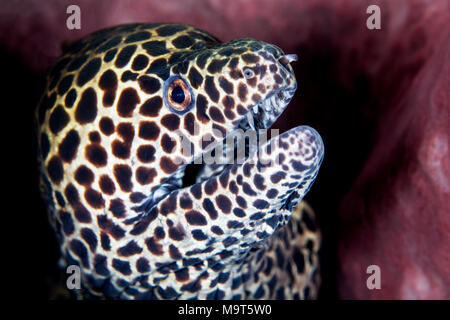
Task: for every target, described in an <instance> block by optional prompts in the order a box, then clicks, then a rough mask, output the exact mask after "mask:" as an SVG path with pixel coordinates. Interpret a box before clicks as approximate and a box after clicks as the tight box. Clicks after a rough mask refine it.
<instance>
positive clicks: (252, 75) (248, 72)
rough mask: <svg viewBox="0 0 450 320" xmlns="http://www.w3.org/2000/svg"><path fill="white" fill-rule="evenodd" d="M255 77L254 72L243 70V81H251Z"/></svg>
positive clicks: (247, 69) (248, 69)
mask: <svg viewBox="0 0 450 320" xmlns="http://www.w3.org/2000/svg"><path fill="white" fill-rule="evenodd" d="M254 76H255V71H253V70H252V69H250V68H245V69H244V77H245V79H251V78H253V77H254Z"/></svg>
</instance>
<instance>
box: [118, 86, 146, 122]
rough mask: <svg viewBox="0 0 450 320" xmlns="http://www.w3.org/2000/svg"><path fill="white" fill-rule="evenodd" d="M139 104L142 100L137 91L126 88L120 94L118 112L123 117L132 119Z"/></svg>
mask: <svg viewBox="0 0 450 320" xmlns="http://www.w3.org/2000/svg"><path fill="white" fill-rule="evenodd" d="M139 102H140V99H139V96H138V94H137V92H136V90H135V89H133V88H126V89H124V90H123V91H122V93H121V94H120V98H119V102H118V103H117V112H118V113H119V115H120V116H121V117H131V116H132V114H133V111H134V109H135V108H136V105H137V104H138V103H139Z"/></svg>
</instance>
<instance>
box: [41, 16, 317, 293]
mask: <svg viewBox="0 0 450 320" xmlns="http://www.w3.org/2000/svg"><path fill="white" fill-rule="evenodd" d="M295 58H296V56H295V55H286V54H284V53H283V52H282V51H281V49H279V48H278V47H276V46H275V45H272V44H268V43H265V42H261V41H256V40H253V39H238V40H234V41H230V42H227V43H222V42H220V41H219V40H218V39H216V38H215V37H214V36H212V35H211V34H209V33H207V32H205V31H202V30H199V29H196V28H194V27H192V26H189V25H181V24H133V25H123V26H117V27H113V28H109V29H105V30H102V31H98V32H95V33H93V34H91V35H88V36H87V37H85V38H83V39H81V40H79V41H77V42H75V43H73V44H72V45H71V46H70V47H69V48H67V50H66V51H65V52H64V53H63V55H62V56H61V57H60V58H59V59H58V61H57V62H56V63H55V65H54V66H53V67H52V68H51V69H50V70H49V72H48V75H47V82H46V87H45V92H44V94H43V96H42V99H41V101H40V103H39V106H38V108H37V111H36V123H37V131H38V145H39V152H38V153H39V165H40V172H41V174H40V188H41V191H42V194H43V198H44V199H45V201H46V203H47V207H48V211H49V216H50V222H51V224H52V226H53V228H54V230H55V233H56V236H57V239H58V242H59V246H60V249H61V253H62V261H63V263H64V264H65V266H66V267H67V266H70V265H76V266H78V267H79V268H80V271H81V272H80V273H81V285H82V288H81V289H80V290H77V291H76V292H77V295H78V296H79V297H82V298H83V297H84V298H106V299H263V298H270V299H275V298H276V299H311V298H315V297H316V296H317V291H318V285H319V282H320V276H319V263H318V255H317V253H318V250H319V247H320V233H319V231H318V230H317V228H316V226H315V223H314V214H313V211H312V210H311V209H310V208H309V206H308V205H307V204H306V203H305V202H303V201H301V199H302V198H303V196H304V195H305V194H306V192H307V191H308V190H309V188H310V186H311V184H312V183H313V181H314V179H315V177H316V175H317V173H318V170H319V167H320V164H321V161H322V157H323V152H324V147H323V143H322V140H321V138H320V136H319V134H318V133H317V132H316V131H315V130H314V129H312V128H310V127H307V126H300V127H296V128H293V129H291V130H289V131H287V132H285V133H283V134H281V135H279V136H276V137H273V138H272V139H271V140H269V141H266V142H261V140H262V139H261V137H260V135H259V134H258V135H256V137H257V143H255V140H252V137H251V135H249V136H248V137H247V140H245V139H240V140H239V139H238V138H236V139H234V138H233V139H232V140H228V141H232V143H231V144H230V143H228V144H227V143H223V142H224V141H227V138H229V137H237V135H236V132H241V133H242V132H243V133H244V135H245V134H246V133H248V132H250V133H251V132H258V133H259V132H261V131H262V130H264V129H268V128H269V127H270V126H271V125H272V123H273V122H274V121H275V120H276V119H277V118H278V116H279V115H280V114H281V113H282V112H283V110H284V109H285V108H286V106H287V105H288V103H289V102H290V100H291V98H292V96H293V94H294V92H295V90H296V88H297V82H296V79H295V76H294V72H293V69H292V67H291V65H290V62H292V61H293V60H295ZM239 130H240V131H239ZM241 138H242V137H241ZM244 138H245V137H244ZM238 141H244V143H243V144H241V147H242V146H244V147H243V149H242V148H240V149H242V150H244V151H242V152H241V157H240V158H239V159H238V157H237V155H238V153H239V152H238V151H239V150H238V149H239V142H238ZM245 141H246V142H245ZM220 146H222V149H220V148H219V147H220ZM232 150H236V151H237V152H235V153H233V152H230V151H232ZM230 154H231V156H230ZM233 154H234V155H233ZM207 155H209V157H207ZM211 158H214V160H215V161H212V162H211V161H210V162H208V161H206V160H207V159H211ZM223 160H227V161H223ZM229 160H231V161H229ZM275 160H276V161H275Z"/></svg>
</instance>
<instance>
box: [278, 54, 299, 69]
mask: <svg viewBox="0 0 450 320" xmlns="http://www.w3.org/2000/svg"><path fill="white" fill-rule="evenodd" d="M297 60H298V56H297V55H296V54H295V53H291V54H285V55H283V56H281V58H280V59H278V61H280V63H281V64H282V65H283V66H285V67H286V66H287V65H288V64H289V63H291V62H292V61H297Z"/></svg>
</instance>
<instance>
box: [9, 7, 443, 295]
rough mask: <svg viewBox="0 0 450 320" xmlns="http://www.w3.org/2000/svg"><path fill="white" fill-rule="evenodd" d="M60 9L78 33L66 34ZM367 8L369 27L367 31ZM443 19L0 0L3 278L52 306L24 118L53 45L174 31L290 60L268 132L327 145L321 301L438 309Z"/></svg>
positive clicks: (389, 12)
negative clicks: (5, 205) (22, 279)
mask: <svg viewBox="0 0 450 320" xmlns="http://www.w3.org/2000/svg"><path fill="white" fill-rule="evenodd" d="M70 4H76V5H79V6H80V8H81V30H68V29H67V28H66V19H67V17H68V14H66V8H67V6H68V5H70ZM372 4H376V5H378V6H379V7H380V9H381V29H380V30H369V29H368V28H367V27H366V20H367V18H368V17H369V15H370V14H367V13H366V9H367V7H368V6H369V5H372ZM449 21H450V2H449V1H445V0H435V1H425V0H396V1H388V0H385V1H380V0H370V1H360V0H355V1H350V0H337V1H326V0H302V1H295V0H276V1H270V0H235V1H219V0H180V1H176V0H164V1H160V0H155V1H144V0H134V1H124V0H121V1H118V0H99V1H88V0H70V1H65V0H61V1H53V0H47V1H38V0H35V1H33V0H26V1H2V2H1V4H0V61H1V64H2V78H3V81H2V82H3V84H2V89H3V90H5V91H4V93H3V94H2V108H3V110H4V112H6V116H9V113H10V112H12V113H13V114H12V116H11V117H12V118H11V119H12V120H11V121H10V120H9V119H10V118H8V117H6V116H5V117H4V118H3V121H6V122H8V123H7V126H5V125H3V129H5V128H6V129H7V130H6V136H4V138H3V139H4V141H3V142H4V143H3V148H2V149H3V150H4V152H5V154H8V155H11V154H12V155H13V156H12V157H10V158H8V161H9V162H8V163H9V165H13V166H17V168H18V169H16V170H12V169H11V170H9V169H8V168H9V166H6V167H4V168H3V169H4V172H5V174H6V175H8V176H7V177H6V179H7V180H6V181H7V182H8V189H9V190H10V191H11V190H12V191H13V192H12V197H11V198H9V197H8V198H7V199H4V200H3V201H9V202H10V203H13V204H15V206H13V207H12V208H13V209H8V210H6V211H5V212H4V215H5V216H6V215H8V217H9V218H11V220H12V224H10V226H13V227H11V228H9V227H8V224H6V223H5V224H3V225H2V227H3V228H4V229H7V230H6V231H13V234H14V236H11V237H10V238H9V239H10V242H9V243H8V245H7V247H10V248H12V249H13V251H14V253H16V254H17V253H18V255H19V256H20V257H21V258H23V260H24V262H23V263H18V264H16V265H15V267H14V268H16V269H18V270H20V272H21V274H25V275H27V272H28V273H29V274H30V273H31V274H32V276H30V277H31V278H29V280H28V285H31V287H30V290H31V291H32V293H33V295H35V296H37V297H41V298H44V299H47V298H49V297H50V288H51V283H53V282H54V281H56V280H58V272H57V268H56V261H57V254H58V253H57V252H58V251H57V247H56V241H55V239H54V237H53V233H52V231H51V230H50V228H49V226H48V224H47V217H46V213H45V209H44V206H43V203H42V202H41V200H40V196H39V192H38V183H37V181H38V180H37V162H36V160H35V158H36V157H35V154H36V141H35V135H34V124H33V110H34V108H35V106H36V104H37V101H38V99H39V96H40V94H41V91H42V86H43V79H44V73H45V71H46V69H47V68H48V67H49V66H50V65H51V63H52V62H53V61H54V60H55V59H56V57H57V56H58V55H59V54H60V53H61V45H62V44H63V43H64V42H70V41H73V40H75V39H78V38H80V37H82V36H84V35H86V34H88V33H90V32H92V31H95V30H98V29H100V28H104V27H108V26H113V25H117V24H121V23H132V22H152V23H153V22H179V23H188V24H192V25H195V26H197V27H199V28H202V29H205V30H207V31H209V32H210V33H212V34H213V35H215V36H217V37H218V38H219V39H221V40H222V41H229V40H232V39H235V38H242V37H252V38H255V39H258V40H263V41H266V42H270V43H274V44H276V45H278V46H279V47H281V48H282V49H283V50H284V51H285V52H286V53H296V54H298V55H299V61H298V62H296V63H294V64H293V66H294V69H295V73H296V76H297V79H298V83H299V89H298V91H297V93H296V95H295V97H294V99H293V101H292V102H291V104H290V106H289V107H288V108H287V110H286V111H285V113H284V114H283V116H282V117H281V118H280V119H279V121H277V123H275V125H274V128H280V129H281V131H284V130H287V129H289V128H291V127H294V126H297V125H301V124H307V125H310V126H312V127H314V128H315V129H317V130H318V132H319V133H320V134H321V135H322V137H323V140H324V143H325V150H326V152H325V159H324V162H323V165H322V168H321V170H320V172H319V176H318V178H317V180H316V182H315V184H314V185H313V187H312V189H311V191H310V193H309V194H308V195H307V197H306V199H307V200H308V201H309V202H310V203H311V204H312V206H313V207H314V209H315V211H316V213H317V216H318V221H319V225H320V227H321V229H322V232H323V249H322V251H321V263H322V277H323V285H322V288H321V292H320V298H321V299H337V298H342V299H450V241H449V239H450V218H449V217H450V201H449V199H450V182H449V180H450V164H449V163H450V156H449V153H450V152H449V133H450V129H449V125H450V116H449V109H450V103H449V95H450V25H449ZM17 120H20V121H17ZM6 152H7V153H6ZM9 175H11V176H9ZM17 227H19V230H17ZM8 229H10V230H8ZM369 265H378V266H380V269H381V290H368V289H367V287H366V279H367V277H368V276H369V275H368V274H367V273H366V268H367V267H368V266H369ZM22 269H23V270H22ZM30 279H31V280H30ZM30 283H31V284H30ZM20 288H21V289H23V287H22V286H20Z"/></svg>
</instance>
